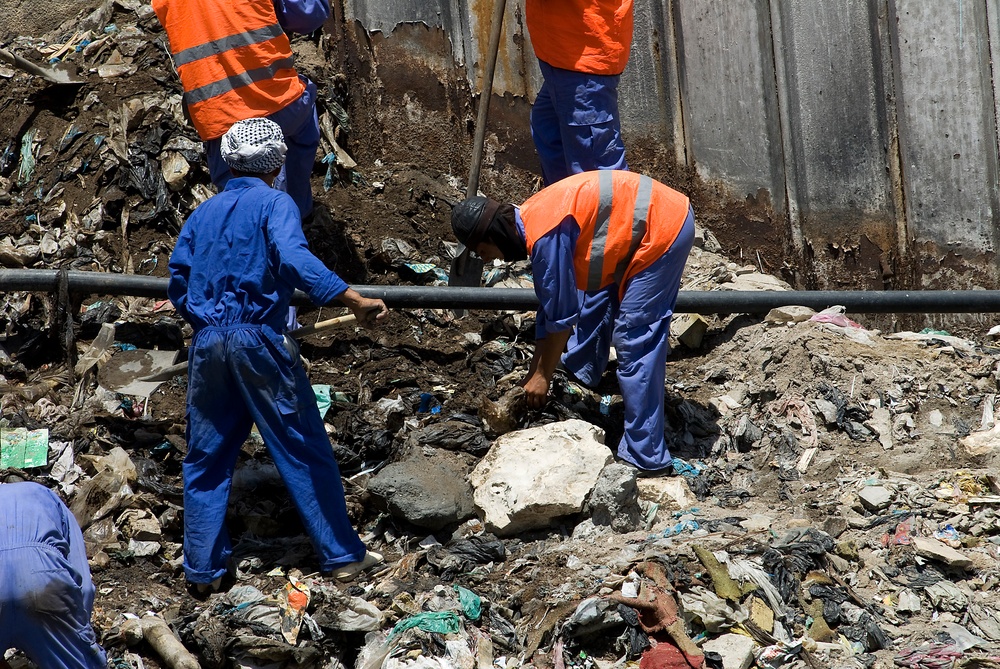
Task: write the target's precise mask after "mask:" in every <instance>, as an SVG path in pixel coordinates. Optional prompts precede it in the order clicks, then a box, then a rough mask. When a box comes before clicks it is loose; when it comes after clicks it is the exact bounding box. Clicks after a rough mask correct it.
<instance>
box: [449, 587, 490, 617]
mask: <svg viewBox="0 0 1000 669" xmlns="http://www.w3.org/2000/svg"><path fill="white" fill-rule="evenodd" d="M452 587H453V588H454V589H455V592H457V593H458V601H459V603H460V604H461V605H462V613H464V614H465V617H466V618H468V619H469V620H479V616H481V615H482V614H483V600H482V599H481V598H480V597H479V595H477V594H476V593H474V592H472V591H471V590H468V589H466V588H463V587H462V586H460V585H454V586H452Z"/></svg>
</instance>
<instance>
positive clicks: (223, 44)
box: [174, 23, 285, 67]
mask: <svg viewBox="0 0 1000 669" xmlns="http://www.w3.org/2000/svg"><path fill="white" fill-rule="evenodd" d="M284 33H285V31H284V30H282V29H281V26H280V25H278V24H277V23H275V24H273V25H269V26H264V27H263V28H257V29H255V30H250V31H247V32H244V33H236V34H235V35H229V36H228V37H223V38H222V39H217V40H215V41H214V42H206V43H205V44H199V45H198V46H192V47H190V48H187V49H184V50H183V51H181V52H180V53H176V54H174V67H180V66H181V65H187V64H188V63H193V62H194V61H196V60H201V59H202V58H208V57H209V56H218V55H219V54H220V53H222V52H224V51H230V50H231V49H237V48H239V47H241V46H250V45H251V44H259V43H261V42H266V41H268V40H269V39H274V38H275V37H279V36H281V35H283V34H284Z"/></svg>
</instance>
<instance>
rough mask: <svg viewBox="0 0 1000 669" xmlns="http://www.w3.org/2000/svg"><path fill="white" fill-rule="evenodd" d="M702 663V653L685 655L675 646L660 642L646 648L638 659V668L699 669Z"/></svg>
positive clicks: (703, 663)
mask: <svg viewBox="0 0 1000 669" xmlns="http://www.w3.org/2000/svg"><path fill="white" fill-rule="evenodd" d="M693 662H694V664H692V663H693ZM704 665H705V656H704V655H695V656H692V657H685V655H684V653H682V652H681V651H680V649H679V648H678V647H677V646H674V645H673V644H670V643H662V642H661V643H658V644H656V645H655V646H653V647H652V648H647V649H646V652H644V653H643V654H642V658H640V660H639V669H701V667H703V666H704Z"/></svg>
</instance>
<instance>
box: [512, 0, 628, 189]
mask: <svg viewBox="0 0 1000 669" xmlns="http://www.w3.org/2000/svg"><path fill="white" fill-rule="evenodd" d="M525 19H526V21H527V24H528V32H529V33H530V35H531V46H532V48H533V49H534V50H535V55H536V56H537V57H538V65H539V67H540V68H541V70H542V77H543V79H544V81H543V83H542V88H541V90H539V91H538V97H536V98H535V103H534V104H533V105H532V107H531V137H532V139H533V140H534V141H535V149H536V150H537V151H538V158H539V160H540V161H541V165H542V180H543V181H544V183H545V185H546V186H549V185H552V184H554V183H555V182H557V181H559V180H560V179H563V178H565V177H567V176H569V175H571V174H577V173H579V172H586V171H589V170H627V169H628V165H627V164H626V162H625V144H624V143H623V142H622V137H621V124H620V120H619V117H618V80H619V79H620V76H621V73H622V72H623V71H624V70H625V65H626V63H628V57H629V49H630V47H631V45H632V0H526V2H525Z"/></svg>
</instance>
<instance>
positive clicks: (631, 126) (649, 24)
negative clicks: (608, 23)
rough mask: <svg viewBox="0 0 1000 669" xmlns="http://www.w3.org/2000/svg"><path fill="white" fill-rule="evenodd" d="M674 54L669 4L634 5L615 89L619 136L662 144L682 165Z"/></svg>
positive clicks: (638, 3)
mask: <svg viewBox="0 0 1000 669" xmlns="http://www.w3.org/2000/svg"><path fill="white" fill-rule="evenodd" d="M676 55H677V45H676V43H675V40H674V30H673V21H672V16H671V12H670V7H669V3H665V2H641V1H640V2H636V4H635V28H634V30H633V37H632V51H631V53H630V54H629V61H628V65H627V66H626V67H625V72H624V73H623V74H622V77H621V83H620V84H619V87H618V98H619V99H618V106H619V111H620V116H621V124H622V128H623V132H624V134H625V137H626V140H627V139H629V138H631V137H644V138H646V139H647V141H648V140H652V141H653V142H657V141H659V142H665V143H667V145H668V146H669V147H670V148H671V149H672V152H673V154H674V156H675V157H676V158H677V159H678V160H679V161H680V162H682V163H683V162H684V160H685V157H684V126H683V123H682V121H681V114H680V110H681V103H680V83H679V82H678V80H677V61H676ZM627 148H628V145H627V144H626V150H627Z"/></svg>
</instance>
